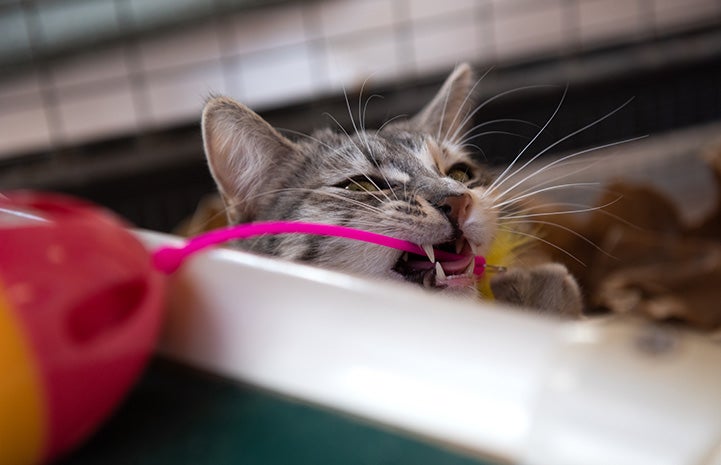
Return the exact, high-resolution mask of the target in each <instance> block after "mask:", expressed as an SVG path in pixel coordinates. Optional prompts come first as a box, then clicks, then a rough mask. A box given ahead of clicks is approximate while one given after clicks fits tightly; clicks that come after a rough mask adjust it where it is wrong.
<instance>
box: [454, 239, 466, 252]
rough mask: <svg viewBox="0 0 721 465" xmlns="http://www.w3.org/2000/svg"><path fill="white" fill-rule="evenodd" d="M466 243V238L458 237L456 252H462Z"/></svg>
mask: <svg viewBox="0 0 721 465" xmlns="http://www.w3.org/2000/svg"><path fill="white" fill-rule="evenodd" d="M465 245H466V238H465V237H463V236H461V237H459V238H458V239H456V253H458V254H459V253H461V250H463V246H465Z"/></svg>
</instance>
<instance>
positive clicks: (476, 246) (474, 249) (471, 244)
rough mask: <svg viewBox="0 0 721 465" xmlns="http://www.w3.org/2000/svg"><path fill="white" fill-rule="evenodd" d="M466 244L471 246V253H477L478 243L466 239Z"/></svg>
mask: <svg viewBox="0 0 721 465" xmlns="http://www.w3.org/2000/svg"><path fill="white" fill-rule="evenodd" d="M468 244H469V245H470V246H471V253H473V255H474V256H476V255H478V244H476V243H474V242H471V241H468Z"/></svg>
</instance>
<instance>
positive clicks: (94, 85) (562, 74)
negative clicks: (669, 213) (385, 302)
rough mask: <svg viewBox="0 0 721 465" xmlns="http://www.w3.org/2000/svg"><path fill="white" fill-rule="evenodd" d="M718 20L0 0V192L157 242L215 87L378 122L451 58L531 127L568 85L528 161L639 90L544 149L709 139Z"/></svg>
mask: <svg viewBox="0 0 721 465" xmlns="http://www.w3.org/2000/svg"><path fill="white" fill-rule="evenodd" d="M720 26H721V0H628V1H618V0H453V1H443V2H439V1H435V0H317V1H310V0H306V1H301V0H296V1H290V0H287V1H279V0H276V1H268V0H266V1H262V0H0V189H3V190H4V189H12V188H32V189H51V190H58V191H63V192H69V193H73V194H77V195H81V196H84V197H86V198H89V199H91V200H94V201H96V202H100V203H101V204H104V205H106V206H108V207H110V208H111V209H113V210H115V211H117V212H119V213H120V214H122V215H124V216H125V217H126V218H128V219H129V220H130V221H132V222H134V223H135V224H136V225H138V226H141V227H145V228H151V229H156V230H161V231H169V230H171V229H172V228H174V227H175V226H176V225H177V224H178V222H179V221H181V220H182V219H183V218H184V217H186V216H187V215H188V214H189V213H190V212H192V211H193V209H194V208H195V206H196V205H197V202H198V200H199V199H200V198H201V197H202V196H203V195H205V194H207V193H209V192H212V191H213V190H214V187H213V183H212V180H211V178H210V177H209V175H208V173H207V169H206V167H205V161H204V158H203V154H202V141H201V137H200V131H199V125H198V121H199V117H200V112H201V108H202V105H203V102H204V100H205V99H206V98H207V97H208V96H209V95H211V94H227V95H230V96H233V97H234V98H236V99H238V100H240V101H242V102H244V103H246V104H247V105H249V106H251V107H252V108H253V109H255V110H256V111H258V112H259V113H261V115H262V116H264V117H265V118H266V119H268V120H269V121H270V122H271V124H273V125H274V126H277V127H280V128H285V129H289V130H291V131H301V132H306V133H307V132H310V131H312V130H313V129H314V128H319V127H323V126H327V125H329V124H333V123H332V122H331V120H330V119H329V117H328V116H327V114H326V113H329V114H332V115H333V116H335V117H336V118H338V120H339V121H340V122H341V124H344V125H346V126H347V127H350V122H349V121H350V120H349V118H348V109H347V108H346V100H345V97H344V91H345V93H347V95H348V98H349V100H350V103H351V106H352V108H353V110H352V111H353V112H354V114H357V111H358V106H359V102H360V103H361V106H364V105H365V103H366V101H367V100H368V98H369V97H370V96H371V95H374V94H379V95H381V96H382V97H383V98H382V99H381V98H373V99H372V100H370V101H369V103H368V106H367V115H366V126H367V127H374V126H376V127H377V126H378V125H380V124H382V122H383V121H386V120H388V119H389V118H391V117H393V116H396V115H400V114H412V113H414V112H415V111H417V110H418V109H419V108H420V107H421V106H422V105H423V104H424V103H425V102H426V101H427V100H428V99H429V98H430V97H431V96H432V95H433V93H434V92H435V91H436V90H437V88H438V86H439V85H440V83H441V82H442V80H443V79H444V77H445V76H446V75H447V73H448V72H449V71H450V70H451V69H452V68H453V67H454V66H455V65H456V64H458V63H460V62H463V61H468V62H470V63H471V64H473V65H474V66H475V67H476V68H477V70H478V71H479V74H483V73H486V72H488V74H487V75H486V77H485V78H484V80H483V82H482V84H481V86H480V93H481V96H482V98H491V97H493V96H496V95H498V94H500V93H503V92H506V91H510V92H509V93H508V94H504V96H503V97H501V98H498V99H496V100H494V101H493V102H492V104H489V105H488V106H487V107H485V108H484V110H483V111H481V112H479V114H478V115H477V120H478V121H487V120H491V119H497V118H501V119H525V120H529V121H531V122H533V123H535V124H537V125H543V124H544V123H545V121H546V120H547V119H548V117H549V116H550V115H551V114H552V113H553V111H554V109H555V107H556V106H557V105H558V103H559V101H560V97H561V95H562V93H563V89H564V88H565V86H566V85H568V89H569V90H568V95H567V97H566V98H565V100H564V102H563V105H562V107H561V110H560V111H559V113H558V115H557V117H556V118H554V120H553V122H552V124H551V125H550V126H549V128H548V131H546V133H545V134H544V138H541V139H539V140H538V149H539V150H540V149H543V148H544V147H545V146H548V145H549V144H551V143H553V142H554V141H556V140H558V139H559V138H561V137H563V136H565V135H567V134H570V133H571V132H573V131H575V130H577V129H579V128H580V127H583V126H584V125H586V124H588V123H591V122H592V121H595V120H597V119H599V118H603V117H604V116H605V115H608V114H609V112H612V111H613V110H615V109H617V108H618V107H619V106H621V105H622V104H623V103H624V102H626V101H627V100H629V99H630V98H633V101H632V102H631V103H630V104H628V105H626V106H624V107H623V108H622V109H621V110H620V111H618V112H616V113H614V114H613V115H612V116H611V117H609V118H607V119H605V120H603V121H602V122H600V123H599V124H597V125H595V126H593V127H592V128H590V129H589V130H587V131H583V132H582V133H580V134H578V135H577V136H574V137H572V138H570V139H569V140H567V141H565V142H564V143H563V144H559V145H558V146H555V147H554V148H553V150H552V151H549V153H550V152H560V151H568V150H580V149H583V148H585V147H590V146H595V145H602V144H606V143H609V142H612V141H618V140H622V139H625V138H630V137H635V136H640V135H651V136H657V135H667V134H676V133H678V131H682V132H683V131H687V130H690V129H693V130H697V129H698V128H704V129H703V130H704V131H705V132H704V134H706V135H713V134H714V133H717V131H716V124H719V122H720V121H719V120H721V27H720ZM526 86H535V87H531V88H526ZM514 89H516V90H514ZM361 90H362V95H361V94H360V92H361ZM485 129H488V128H485ZM494 130H496V131H495V132H497V133H494V134H490V135H485V136H479V137H478V139H476V141H475V143H476V145H477V146H478V151H479V155H480V156H483V157H485V159H486V160H487V161H488V162H489V163H494V164H503V163H505V162H507V161H508V160H509V159H511V158H512V157H513V156H515V154H516V153H517V151H518V150H519V149H520V148H521V147H523V145H525V143H527V141H528V139H529V138H531V137H532V136H533V135H534V134H535V132H536V131H537V128H535V127H532V126H529V125H518V124H515V125H514V123H508V126H507V127H504V126H502V125H501V126H498V125H496V126H495V127H494ZM506 132H507V133H512V134H503V133H506ZM652 138H653V137H652ZM664 145H666V144H664Z"/></svg>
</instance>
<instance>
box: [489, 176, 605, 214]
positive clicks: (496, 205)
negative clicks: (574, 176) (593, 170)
mask: <svg viewBox="0 0 721 465" xmlns="http://www.w3.org/2000/svg"><path fill="white" fill-rule="evenodd" d="M600 184H601V183H600V182H573V183H568V184H558V185H555V186H549V187H544V188H541V189H535V190H533V191H531V192H527V193H525V194H522V195H519V196H516V197H513V198H511V199H508V200H504V201H502V202H499V203H494V205H493V207H494V208H500V207H503V206H506V205H508V204H512V203H515V202H517V201H519V200H522V199H526V198H528V197H532V196H534V195H538V194H541V193H543V192H550V191H555V190H560V189H568V188H571V187H585V186H594V187H598V186H599V185H600Z"/></svg>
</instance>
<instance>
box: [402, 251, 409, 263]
mask: <svg viewBox="0 0 721 465" xmlns="http://www.w3.org/2000/svg"><path fill="white" fill-rule="evenodd" d="M401 260H403V261H404V262H407V261H408V252H403V255H401Z"/></svg>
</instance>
